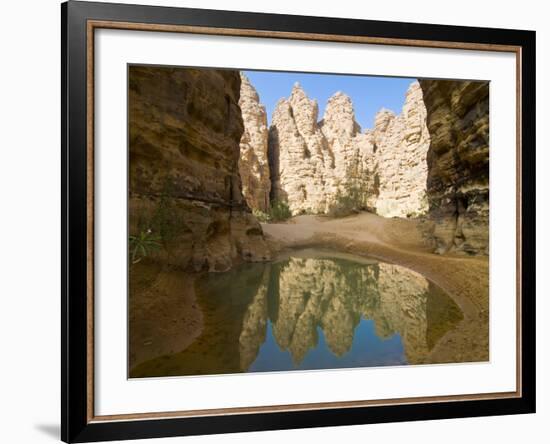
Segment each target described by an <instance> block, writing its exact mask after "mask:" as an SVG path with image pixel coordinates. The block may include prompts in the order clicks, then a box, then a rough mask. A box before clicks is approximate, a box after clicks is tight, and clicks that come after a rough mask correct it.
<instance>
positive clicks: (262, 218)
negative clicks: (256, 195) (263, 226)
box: [252, 209, 271, 223]
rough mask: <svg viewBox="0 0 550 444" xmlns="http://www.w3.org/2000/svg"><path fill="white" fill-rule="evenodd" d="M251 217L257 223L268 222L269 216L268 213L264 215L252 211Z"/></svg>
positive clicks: (259, 211)
mask: <svg viewBox="0 0 550 444" xmlns="http://www.w3.org/2000/svg"><path fill="white" fill-rule="evenodd" d="M252 215H253V216H254V217H255V218H256V219H257V220H258V222H264V223H265V222H269V221H270V220H271V219H270V216H269V213H264V212H263V211H262V210H257V209H253V210H252Z"/></svg>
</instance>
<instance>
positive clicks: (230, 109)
mask: <svg viewBox="0 0 550 444" xmlns="http://www.w3.org/2000/svg"><path fill="white" fill-rule="evenodd" d="M240 87H241V80H240V76H239V72H238V71H232V70H215V69H180V68H164V67H145V66H131V67H130V69H129V156H130V171H129V215H130V218H129V230H130V234H131V235H135V236H139V235H143V236H148V235H150V236H155V239H157V240H158V242H159V243H160V244H161V248H159V249H156V250H155V251H151V254H150V257H151V258H152V259H157V260H159V261H162V262H163V263H168V264H172V265H176V266H179V267H182V268H184V269H190V270H194V271H200V270H209V271H224V270H227V269H229V268H230V267H231V266H232V265H233V264H234V263H237V262H240V261H242V260H247V261H261V260H265V259H268V257H269V252H268V249H267V246H266V244H265V241H264V238H263V233H262V229H261V227H260V225H259V224H258V222H257V221H256V219H255V218H254V217H253V216H252V214H251V213H250V210H249V208H248V206H247V204H246V202H245V200H244V198H243V195H242V191H241V180H240V175H239V171H238V162H239V152H240V148H239V142H240V140H241V136H242V135H243V130H244V128H243V120H242V117H241V110H240V108H239V104H238V101H239V96H240Z"/></svg>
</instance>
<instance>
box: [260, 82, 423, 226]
mask: <svg viewBox="0 0 550 444" xmlns="http://www.w3.org/2000/svg"><path fill="white" fill-rule="evenodd" d="M425 122H426V109H425V107H424V103H423V101H422V90H421V89H420V86H419V84H418V82H413V83H412V84H411V86H410V88H409V90H408V91H407V95H406V100H405V105H404V107H403V111H402V113H401V114H400V115H399V116H396V115H395V114H393V113H392V112H391V111H386V110H382V111H380V112H379V113H378V115H377V116H376V124H375V128H374V129H373V130H367V131H365V132H361V128H360V126H359V124H358V123H357V122H356V120H355V114H354V109H353V103H352V101H351V99H350V98H349V97H348V96H347V95H345V94H344V93H342V92H337V93H336V94H334V95H333V96H332V97H331V98H330V99H329V101H328V103H327V106H326V109H325V113H324V116H323V119H322V120H321V121H318V105H317V102H316V101H315V100H311V99H309V98H308V97H307V95H306V93H305V92H304V90H303V89H302V88H301V87H300V86H299V85H298V84H296V85H295V86H294V88H293V90H292V93H291V95H290V97H289V98H288V99H281V100H280V101H279V102H278V104H277V107H276V109H275V111H274V113H273V119H272V122H271V127H270V129H269V162H270V164H269V165H270V172H271V180H272V189H271V199H272V200H280V201H284V202H287V203H288V206H289V208H290V210H291V212H292V214H293V215H296V214H302V213H314V214H319V213H330V212H331V211H332V210H333V209H334V208H337V207H338V206H339V205H341V204H342V202H346V204H347V205H348V206H350V207H353V209H369V210H371V211H375V212H376V213H378V214H380V215H382V216H385V217H393V216H397V217H411V216H419V215H422V214H424V213H425V212H426V211H427V209H428V205H427V200H426V196H425V191H426V177H427V164H426V153H427V150H428V145H429V134H428V130H427V128H426V123H425Z"/></svg>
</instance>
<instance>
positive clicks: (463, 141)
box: [420, 80, 489, 254]
mask: <svg viewBox="0 0 550 444" xmlns="http://www.w3.org/2000/svg"><path fill="white" fill-rule="evenodd" d="M420 86H421V88H422V91H423V96H424V103H425V105H426V109H427V126H428V130H429V132H430V137H431V143H430V148H429V151H428V157H427V162H428V180H427V194H428V199H429V205H430V216H431V218H432V220H433V221H434V230H433V237H434V239H435V241H436V243H437V250H438V251H439V252H441V253H444V252H448V251H454V252H465V253H469V254H479V253H481V254H488V250H489V83H488V82H474V81H471V82H465V81H446V80H420Z"/></svg>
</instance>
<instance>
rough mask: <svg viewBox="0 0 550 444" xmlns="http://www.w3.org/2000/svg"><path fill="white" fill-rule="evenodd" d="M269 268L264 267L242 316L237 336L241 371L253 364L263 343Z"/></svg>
mask: <svg viewBox="0 0 550 444" xmlns="http://www.w3.org/2000/svg"><path fill="white" fill-rule="evenodd" d="M269 268H270V267H269V265H266V267H265V269H264V271H263V275H262V280H261V282H260V285H259V288H258V290H257V292H256V295H255V296H254V299H252V302H250V305H249V306H248V308H247V309H246V313H245V314H244V318H243V328H242V331H241V334H240V336H239V355H240V357H241V369H242V370H246V369H247V368H248V367H250V364H252V363H253V362H254V359H256V356H257V355H258V351H259V350H260V347H261V345H262V344H263V343H264V341H265V333H266V327H267V289H268V285H269Z"/></svg>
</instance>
